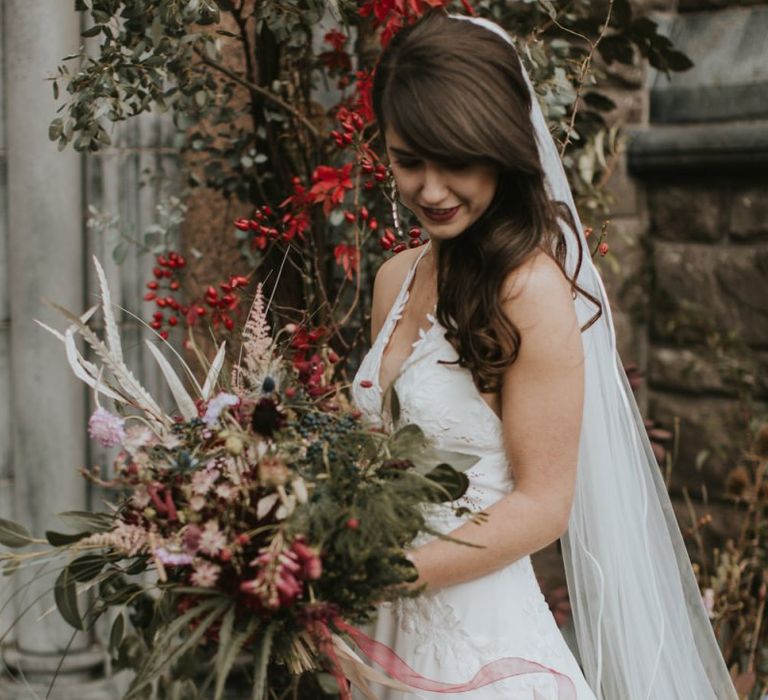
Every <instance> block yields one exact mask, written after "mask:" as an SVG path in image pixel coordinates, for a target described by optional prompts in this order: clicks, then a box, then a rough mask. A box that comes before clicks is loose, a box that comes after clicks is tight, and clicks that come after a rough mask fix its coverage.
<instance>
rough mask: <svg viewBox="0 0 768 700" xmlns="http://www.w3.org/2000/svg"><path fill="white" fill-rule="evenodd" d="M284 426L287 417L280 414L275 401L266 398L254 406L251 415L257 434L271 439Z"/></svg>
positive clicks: (252, 424)
mask: <svg viewBox="0 0 768 700" xmlns="http://www.w3.org/2000/svg"><path fill="white" fill-rule="evenodd" d="M284 425H285V415H284V414H283V413H281V412H280V409H279V408H278V407H277V404H276V403H275V402H274V400H273V399H271V398H269V397H265V398H263V399H260V400H259V402H258V403H257V404H256V405H255V406H254V408H253V413H252V414H251V428H253V431H254V432H255V433H258V434H259V435H263V436H264V437H266V438H271V437H273V436H274V434H275V431H276V430H279V429H280V428H282V427H283V426H284Z"/></svg>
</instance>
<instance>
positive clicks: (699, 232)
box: [648, 180, 727, 241]
mask: <svg viewBox="0 0 768 700" xmlns="http://www.w3.org/2000/svg"><path fill="white" fill-rule="evenodd" d="M726 207H727V189H726V188H724V187H723V186H722V185H721V184H719V183H716V182H712V181H711V180H708V181H703V182H690V183H685V184H674V183H671V182H653V183H650V184H649V186H648V213H649V216H650V222H651V234H652V235H653V237H654V238H658V239H660V240H663V241H719V240H722V239H723V237H724V235H725V232H726V228H725V226H726Z"/></svg>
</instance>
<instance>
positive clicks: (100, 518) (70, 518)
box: [59, 510, 115, 532]
mask: <svg viewBox="0 0 768 700" xmlns="http://www.w3.org/2000/svg"><path fill="white" fill-rule="evenodd" d="M59 517H60V518H61V519H62V520H63V521H64V522H67V523H69V524H71V525H72V526H74V527H81V528H83V530H84V531H85V530H87V531H89V532H106V531H107V530H111V529H112V527H113V526H114V524H115V521H114V518H113V517H112V516H111V515H110V514H109V513H89V512H88V511H84V510H67V511H64V512H63V513H59Z"/></svg>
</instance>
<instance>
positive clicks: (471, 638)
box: [352, 246, 595, 700]
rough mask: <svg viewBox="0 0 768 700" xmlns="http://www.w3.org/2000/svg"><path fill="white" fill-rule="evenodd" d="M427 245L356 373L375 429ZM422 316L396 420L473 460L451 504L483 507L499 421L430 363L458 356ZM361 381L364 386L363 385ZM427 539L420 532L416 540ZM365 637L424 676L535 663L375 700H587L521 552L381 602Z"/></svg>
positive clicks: (440, 512) (498, 458)
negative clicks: (386, 354) (392, 349)
mask: <svg viewBox="0 0 768 700" xmlns="http://www.w3.org/2000/svg"><path fill="white" fill-rule="evenodd" d="M428 247H429V246H424V248H423V249H422V251H421V252H420V254H419V255H418V256H417V258H416V260H415V261H414V263H413V265H412V267H411V269H410V271H409V273H408V275H407V276H406V278H405V280H404V282H403V285H402V288H401V289H400V292H399V294H398V296H397V298H396V299H395V302H394V304H393V305H392V309H391V310H390V312H389V314H388V316H387V318H386V320H385V321H384V324H383V326H382V329H381V332H380V333H379V335H378V337H377V338H376V341H375V342H374V343H373V347H371V349H370V351H369V352H368V353H367V354H366V356H365V357H364V359H363V361H362V363H361V365H360V368H359V370H358V372H357V374H356V375H355V379H354V382H353V387H352V391H353V396H354V400H355V402H356V404H357V406H358V408H359V409H360V410H361V411H362V413H363V415H364V417H365V418H366V419H367V420H368V421H370V422H372V423H374V424H381V423H382V412H381V411H382V408H381V402H382V393H383V392H382V388H381V386H380V385H379V372H380V365H381V358H382V352H383V350H384V348H385V347H386V345H387V343H388V341H389V338H390V336H391V335H392V333H393V331H394V329H395V326H396V325H397V322H398V319H399V318H400V317H401V315H402V312H403V309H404V307H405V304H406V302H407V300H408V295H409V290H410V285H411V281H412V279H413V276H414V273H415V271H416V266H417V265H418V262H419V261H420V260H421V258H422V257H423V255H424V252H426V249H427V248H428ZM428 320H429V321H430V324H431V325H430V326H429V327H428V328H427V329H426V330H422V331H421V335H420V337H419V338H418V339H417V340H416V341H415V342H414V344H413V348H412V352H411V354H410V355H409V356H408V358H407V359H406V360H405V363H404V364H403V365H402V368H401V370H400V373H399V374H398V375H397V377H396V379H395V388H396V390H397V394H398V397H399V399H400V406H401V418H400V420H401V423H402V424H405V423H416V424H417V425H419V426H420V427H421V428H422V429H423V430H424V432H425V434H426V435H427V436H428V437H429V438H431V439H432V440H433V441H434V442H435V443H436V445H437V446H438V447H440V448H443V449H447V450H455V451H459V452H464V453H468V454H473V455H476V456H478V457H479V458H480V459H479V461H478V462H477V463H476V464H475V465H474V466H473V467H471V468H470V469H469V470H468V471H467V472H466V474H467V476H468V477H469V481H470V486H469V489H468V491H467V493H466V494H465V495H464V496H462V498H461V499H460V501H459V502H460V504H461V505H464V506H467V507H469V508H471V509H473V510H482V509H484V508H487V507H488V506H490V505H491V504H493V503H494V502H495V501H497V500H498V499H500V498H501V497H502V496H504V495H505V494H506V493H508V492H509V491H511V490H512V488H513V487H514V484H513V481H512V479H511V476H510V473H509V467H508V462H507V457H506V454H505V451H504V447H503V441H502V427H501V421H500V420H499V418H498V417H497V416H496V414H495V413H494V412H493V410H492V409H491V407H490V406H489V405H488V404H487V403H486V402H485V401H484V400H483V398H482V397H481V395H480V394H479V392H478V390H477V388H476V387H475V385H474V383H473V381H472V376H471V374H470V372H469V371H468V370H467V369H464V368H462V367H459V366H458V365H446V364H440V363H438V360H441V359H442V360H454V359H456V351H455V350H454V349H453V347H452V346H451V345H450V343H449V342H448V341H447V340H446V339H445V338H444V329H443V327H442V326H440V324H439V323H438V322H437V320H436V319H435V317H434V316H432V315H429V316H428ZM361 382H364V385H363V386H361ZM368 382H370V383H371V384H372V386H367V384H368ZM429 523H430V525H431V526H432V527H433V528H435V529H438V530H439V531H441V532H449V531H450V530H453V529H455V528H456V527H458V526H459V525H460V524H461V523H462V521H461V520H460V519H458V518H457V517H456V516H455V515H454V514H453V512H452V511H451V509H450V508H449V507H447V506H444V505H441V506H435V507H432V509H431V510H430V511H429ZM431 538H432V536H430V535H421V536H420V538H419V540H418V541H417V542H416V543H415V544H422V543H423V542H426V541H428V540H429V539H431ZM457 546H459V545H457ZM370 634H371V635H372V636H373V637H375V639H376V640H377V641H380V642H383V643H384V644H386V645H388V646H389V647H390V648H391V649H392V650H394V651H395V652H396V653H397V655H398V656H400V657H401V658H402V659H403V660H404V661H405V662H406V663H407V664H408V665H409V666H410V667H411V668H413V669H414V670H415V671H416V672H418V673H419V674H421V675H422V676H425V677H427V678H429V679H431V680H438V681H442V682H445V683H462V682H465V681H468V680H470V679H471V678H472V677H473V676H474V675H475V674H476V673H477V672H478V671H479V670H480V669H481V667H483V666H484V665H486V664H488V663H490V662H493V661H496V660H498V659H501V658H505V657H513V658H518V659H522V660H526V661H528V662H533V663H535V664H539V665H540V667H542V668H541V670H540V672H535V673H526V674H523V675H518V676H515V677H512V678H507V679H504V680H500V681H497V682H495V683H491V684H489V685H485V686H483V687H481V688H477V689H473V690H469V691H466V692H462V693H453V692H448V693H442V692H441V693H436V692H427V691H423V690H414V692H413V694H405V693H403V692H400V691H394V690H391V689H387V688H383V687H381V686H373V685H372V688H373V689H374V692H375V694H376V696H377V697H378V698H380V699H381V700H409V699H413V698H422V699H425V700H426V699H429V700H436V699H437V698H455V699H456V700H460V699H462V698H464V699H466V700H491V699H493V700H501V699H504V700H594V698H595V695H594V694H593V692H592V690H591V689H590V688H589V686H588V684H587V682H586V680H585V678H584V675H583V674H582V671H581V669H580V668H579V665H578V663H577V661H576V659H575V657H574V656H573V654H572V653H571V651H570V649H569V647H568V646H567V644H566V642H565V640H564V638H563V636H562V634H561V633H560V630H559V629H558V627H557V624H556V623H555V619H554V617H553V615H552V613H551V611H550V610H549V607H548V606H547V603H546V601H545V600H544V596H543V595H542V593H541V589H540V588H539V584H538V581H537V580H536V577H535V575H534V571H533V567H532V565H531V559H530V557H528V556H526V557H523V558H522V559H519V560H518V561H515V562H513V563H512V564H510V565H508V566H506V567H504V568H503V569H500V570H498V571H496V572H494V573H491V574H488V575H486V576H483V577H481V578H477V579H474V580H472V581H468V582H466V583H461V584H458V585H453V586H448V587H444V588H442V589H439V590H437V591H435V592H430V593H426V594H424V595H422V596H420V597H418V598H416V599H408V600H403V601H399V602H397V603H384V604H382V605H380V606H379V610H378V618H377V620H376V622H375V623H374V625H373V626H372V628H371V630H370ZM543 667H546V668H543ZM355 697H356V698H357V697H362V696H357V695H356V696H355Z"/></svg>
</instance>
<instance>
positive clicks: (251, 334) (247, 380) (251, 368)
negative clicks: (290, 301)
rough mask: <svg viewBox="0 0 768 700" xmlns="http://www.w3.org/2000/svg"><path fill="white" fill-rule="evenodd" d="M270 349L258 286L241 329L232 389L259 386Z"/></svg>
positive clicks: (270, 344)
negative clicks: (238, 358) (239, 357)
mask: <svg viewBox="0 0 768 700" xmlns="http://www.w3.org/2000/svg"><path fill="white" fill-rule="evenodd" d="M271 347H272V336H271V335H270V328H269V324H268V323H267V312H266V309H265V307H264V293H263V291H262V287H261V284H259V285H258V287H256V296H255V297H254V299H253V304H252V305H251V310H250V312H249V313H248V320H247V321H246V322H245V326H244V328H243V344H242V350H241V353H242V355H241V362H238V364H236V365H235V367H234V368H233V370H232V385H233V386H234V387H236V388H242V387H243V386H247V387H251V388H257V387H259V386H261V383H262V381H263V379H264V373H265V372H266V369H267V367H268V365H269V361H270V356H271Z"/></svg>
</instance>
